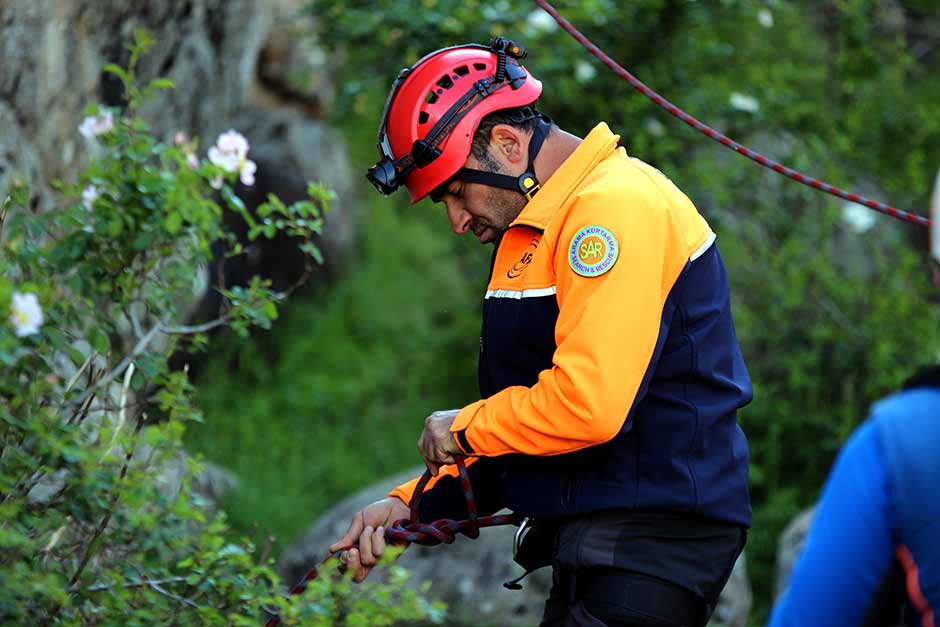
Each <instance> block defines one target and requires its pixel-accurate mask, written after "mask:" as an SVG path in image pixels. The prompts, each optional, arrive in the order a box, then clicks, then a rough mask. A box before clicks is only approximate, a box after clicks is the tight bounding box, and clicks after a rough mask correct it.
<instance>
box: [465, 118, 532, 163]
mask: <svg viewBox="0 0 940 627" xmlns="http://www.w3.org/2000/svg"><path fill="white" fill-rule="evenodd" d="M538 119H539V118H538V109H536V108H535V105H527V106H525V107H516V108H513V109H500V110H499V111H493V112H492V113H490V114H488V115H486V116H485V117H484V118H483V119H482V120H480V124H479V126H477V130H476V132H475V133H474V134H473V142H472V143H471V144H470V154H472V155H473V156H474V157H476V158H477V159H478V160H479V161H481V162H483V163H488V162H489V161H490V159H489V153H488V150H489V146H490V132H491V131H492V130H493V127H494V126H496V125H497V124H508V125H509V126H512V127H514V128H517V129H519V130H520V131H526V132H527V133H531V132H532V131H534V130H535V127H536V126H537V125H538Z"/></svg>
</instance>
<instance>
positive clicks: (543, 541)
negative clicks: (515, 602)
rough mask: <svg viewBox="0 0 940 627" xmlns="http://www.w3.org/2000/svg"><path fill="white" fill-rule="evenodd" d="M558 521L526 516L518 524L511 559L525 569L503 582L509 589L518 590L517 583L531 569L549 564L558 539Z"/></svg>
mask: <svg viewBox="0 0 940 627" xmlns="http://www.w3.org/2000/svg"><path fill="white" fill-rule="evenodd" d="M558 528H559V523H558V521H556V520H551V519H538V520H535V519H532V518H526V519H524V520H523V521H522V524H521V525H519V529H518V531H516V537H515V539H514V541H513V545H512V559H513V561H514V562H516V563H517V564H519V565H520V566H522V567H523V568H524V569H525V572H524V573H523V574H522V576H520V577H517V578H516V579H513V580H512V581H507V582H506V583H504V584H503V586H505V587H506V588H508V589H510V590H520V589H522V586H521V585H520V584H519V582H520V581H522V579H524V578H525V577H526V576H527V575H528V574H529V573H531V572H532V571H535V570H538V569H539V568H542V567H544V566H551V564H552V555H553V554H554V552H555V542H556V541H557V540H558Z"/></svg>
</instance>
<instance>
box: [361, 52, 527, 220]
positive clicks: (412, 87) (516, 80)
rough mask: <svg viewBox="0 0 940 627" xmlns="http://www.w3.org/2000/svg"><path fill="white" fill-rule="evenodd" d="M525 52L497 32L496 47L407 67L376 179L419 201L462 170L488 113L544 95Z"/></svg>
mask: <svg viewBox="0 0 940 627" xmlns="http://www.w3.org/2000/svg"><path fill="white" fill-rule="evenodd" d="M525 54H526V52H525V50H524V49H523V48H522V47H521V46H519V45H517V44H515V43H513V42H511V41H509V40H508V39H504V38H502V37H497V38H495V39H493V40H492V41H491V42H490V44H489V45H488V46H481V45H478V44H467V45H462V46H454V47H451V48H444V49H442V50H437V51H435V52H432V53H431V54H429V55H427V56H425V57H424V58H422V59H421V60H419V61H418V62H417V63H415V64H414V65H413V66H411V67H410V68H406V69H404V70H402V71H401V73H399V75H398V78H397V79H396V80H395V84H394V85H393V86H392V90H391V93H389V96H388V100H387V101H386V103H385V110H384V111H383V112H382V122H381V124H380V125H379V135H378V140H377V141H378V149H379V154H380V156H381V159H380V160H379V161H378V163H376V164H375V165H374V166H372V167H371V168H369V171H368V173H367V174H366V177H367V178H368V179H369V181H370V182H372V184H373V185H374V186H375V187H376V189H378V190H379V191H380V192H381V193H383V194H385V195H389V194H391V193H392V192H394V191H395V190H396V189H398V188H399V187H400V186H401V185H404V186H405V187H407V188H408V192H409V193H410V194H411V202H412V203H416V202H418V201H419V200H421V199H422V198H424V197H425V196H427V195H428V193H430V192H431V190H433V189H434V188H436V187H438V186H439V185H441V184H442V183H444V182H445V181H447V180H448V179H449V178H451V177H452V176H453V175H454V174H456V173H457V172H458V170H460V169H461V168H462V167H463V164H464V163H465V162H466V160H467V157H468V156H469V155H470V145H471V143H472V141H473V134H474V133H475V132H476V129H477V126H478V125H479V123H480V120H482V119H483V118H484V116H486V115H487V114H489V113H492V112H493V111H498V110H500V109H512V108H519V107H526V106H527V105H531V104H532V103H534V102H535V101H536V100H537V99H538V97H539V95H540V94H541V93H542V83H541V82H540V81H539V80H538V79H536V78H535V77H534V76H532V75H531V74H529V73H528V71H526V69H525V68H524V67H522V66H521V65H520V64H519V61H520V60H521V59H522V58H524V57H525ZM536 115H537V114H535V113H533V115H532V117H536Z"/></svg>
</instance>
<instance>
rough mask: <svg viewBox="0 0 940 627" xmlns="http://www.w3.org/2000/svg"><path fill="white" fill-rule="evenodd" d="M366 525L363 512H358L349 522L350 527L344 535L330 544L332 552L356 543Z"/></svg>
mask: <svg viewBox="0 0 940 627" xmlns="http://www.w3.org/2000/svg"><path fill="white" fill-rule="evenodd" d="M364 526H365V525H364V523H363V520H362V512H358V513H356V515H355V516H353V517H352V520H351V521H350V523H349V529H347V530H346V533H345V534H344V535H343V537H342V538H340V539H339V540H337V541H336V542H334V543H333V544H331V545H330V553H335V552H336V551H339V550H340V549H348V548H349V547H351V546H352V545H353V544H355V543H356V540H357V539H358V538H359V536H360V535H361V534H362V528H363V527H364Z"/></svg>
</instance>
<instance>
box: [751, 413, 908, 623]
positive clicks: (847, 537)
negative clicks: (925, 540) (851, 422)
mask: <svg viewBox="0 0 940 627" xmlns="http://www.w3.org/2000/svg"><path fill="white" fill-rule="evenodd" d="M888 486H889V479H888V472H887V469H886V466H885V456H884V452H883V450H882V448H881V443H880V440H879V437H878V432H877V430H876V428H875V424H874V423H873V422H871V421H869V422H866V423H865V424H863V425H862V426H861V427H859V428H858V429H857V430H856V432H855V433H854V434H853V435H852V437H851V438H850V439H849V441H848V443H847V444H846V445H845V446H844V447H843V449H842V452H841V453H840V454H839V457H838V458H837V459H836V463H835V466H834V467H833V469H832V472H831V473H830V475H829V479H828V480H827V482H826V485H825V487H824V489H823V493H822V496H821V497H820V501H819V506H818V508H817V510H816V514H815V517H814V520H813V524H812V527H811V529H810V532H809V536H808V538H807V541H806V546H805V549H804V552H803V554H802V555H801V556H800V558H799V560H798V561H797V564H796V566H795V568H794V570H793V573H792V575H791V577H790V584H789V587H788V590H787V591H786V592H785V593H784V594H783V596H782V597H781V598H780V600H779V601H778V603H777V605H776V606H775V607H774V610H773V613H772V615H771V618H770V622H769V626H770V627H790V626H792V627H804V626H805V625H814V626H816V627H845V626H846V625H859V624H860V623H861V622H862V620H863V619H864V617H865V615H866V613H867V612H868V610H869V605H870V604H871V601H872V599H873V597H874V596H875V592H876V590H877V589H878V587H879V585H880V584H881V582H882V580H883V579H884V577H885V576H886V574H887V573H888V571H889V569H890V567H891V560H892V547H893V543H892V531H891V530H892V523H891V520H892V518H893V512H892V509H891V505H890V498H889V493H888V490H889V487H888Z"/></svg>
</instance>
